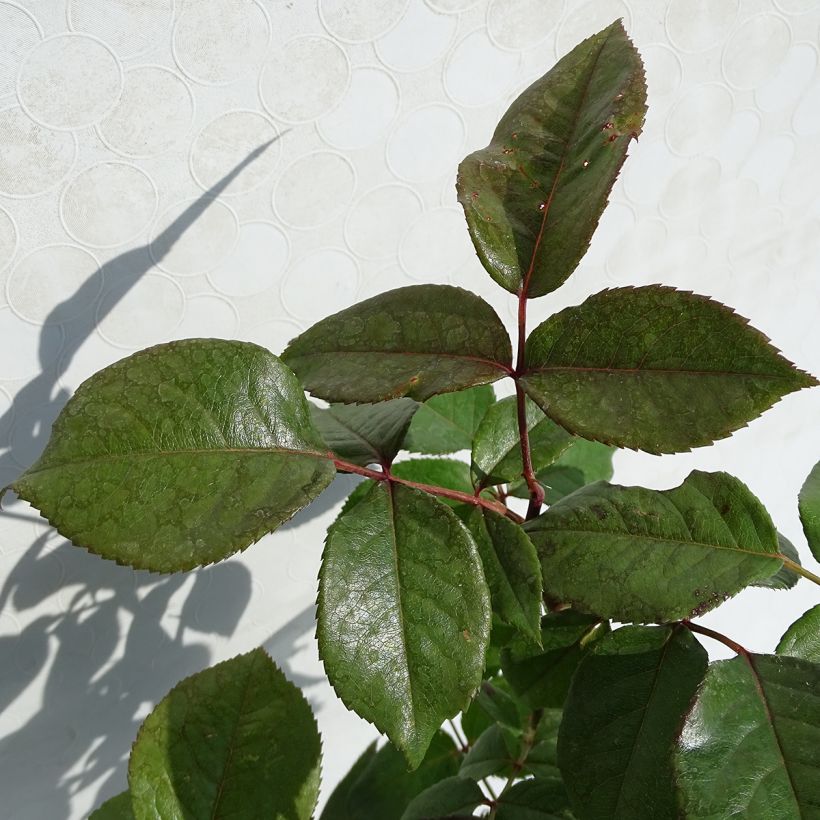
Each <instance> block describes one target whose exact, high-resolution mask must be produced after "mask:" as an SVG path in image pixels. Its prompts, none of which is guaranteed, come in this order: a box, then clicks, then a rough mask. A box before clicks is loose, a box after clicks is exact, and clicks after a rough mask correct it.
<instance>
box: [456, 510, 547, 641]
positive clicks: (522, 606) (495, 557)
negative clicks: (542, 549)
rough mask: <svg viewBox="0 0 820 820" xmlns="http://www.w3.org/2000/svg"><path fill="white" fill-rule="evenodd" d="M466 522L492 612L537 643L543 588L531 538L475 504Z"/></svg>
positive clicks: (493, 513)
mask: <svg viewBox="0 0 820 820" xmlns="http://www.w3.org/2000/svg"><path fill="white" fill-rule="evenodd" d="M466 523H467V526H468V527H469V529H470V532H471V533H472V534H473V538H474V539H475V542H476V545H477V546H478V554H479V555H480V556H481V563H482V565H483V567H484V576H485V577H486V579H487V585H488V586H489V588H490V596H491V600H492V606H493V612H495V614H496V615H498V617H499V618H501V620H503V621H505V622H506V623H508V624H510V626H514V627H516V629H519V630H520V631H521V632H523V633H524V634H525V635H528V636H529V637H530V639H531V640H533V641H535V642H539V641H540V637H539V621H540V617H541V596H542V593H543V590H542V584H541V565H540V563H539V562H538V554H537V553H536V552H535V547H534V546H533V544H532V541H530V539H529V538H528V537H527V534H526V533H525V532H524V530H522V529H521V527H519V526H518V525H517V524H514V523H513V522H512V521H510V520H509V518H505V517H504V516H503V515H500V514H499V513H495V512H493V511H492V510H487V509H483V508H481V507H476V508H475V509H473V510H472V512H471V513H470V514H469V517H468V518H467V520H466Z"/></svg>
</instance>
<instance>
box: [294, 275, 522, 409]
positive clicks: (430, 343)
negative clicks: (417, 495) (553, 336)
mask: <svg viewBox="0 0 820 820" xmlns="http://www.w3.org/2000/svg"><path fill="white" fill-rule="evenodd" d="M282 359H283V361H284V362H285V363H286V364H287V365H288V366H289V367H291V368H292V369H293V370H294V372H295V373H296V375H297V376H299V378H300V380H301V381H302V383H303V384H304V385H305V387H306V388H307V389H308V390H309V391H310V392H311V393H312V394H313V395H314V396H318V397H319V398H322V399H326V400H327V401H330V402H344V403H351V402H377V401H384V400H385V399H394V398H399V397H400V396H409V397H410V398H413V399H416V400H417V401H424V400H425V399H429V398H430V397H431V396H434V395H436V394H437V393H449V392H451V391H454V390H463V389H464V388H467V387H472V386H473V385H477V384H487V383H489V382H493V381H496V380H497V379H500V378H501V377H502V376H505V375H507V374H508V373H509V372H510V370H511V363H512V348H511V346H510V337H509V336H508V335H507V331H506V329H505V328H504V325H503V324H502V322H501V320H500V319H499V318H498V316H497V315H496V313H495V311H494V310H493V309H492V308H491V307H490V306H489V305H488V304H487V303H486V302H485V301H483V300H482V299H480V298H479V297H478V296H476V295H475V294H474V293H471V292H470V291H466V290H462V289H461V288H455V287H452V286H450V285H412V286H410V287H406V288H398V289H397V290H391V291H388V292H387V293H382V294H380V295H378V296H374V297H373V298H372V299H366V300H365V301H364V302H359V304H357V305H353V307H350V308H347V309H346V310H342V311H340V312H339V313H335V314H333V315H332V316H328V317H327V318H326V319H322V320H321V321H320V322H317V323H316V324H315V325H313V327H311V328H310V329H308V330H306V331H305V332H304V333H303V334H302V335H301V336H298V337H297V338H296V339H294V340H293V341H292V342H291V343H290V344H289V345H288V348H287V350H285V352H284V353H283V354H282Z"/></svg>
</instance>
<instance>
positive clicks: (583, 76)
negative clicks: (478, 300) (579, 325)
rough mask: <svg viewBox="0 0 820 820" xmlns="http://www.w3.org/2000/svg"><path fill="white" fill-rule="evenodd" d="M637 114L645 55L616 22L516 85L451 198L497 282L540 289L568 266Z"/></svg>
mask: <svg viewBox="0 0 820 820" xmlns="http://www.w3.org/2000/svg"><path fill="white" fill-rule="evenodd" d="M645 113H646V86H645V83H644V73H643V64H642V63H641V58H640V56H639V55H638V52H637V51H636V50H635V48H634V46H633V45H632V43H631V42H630V40H629V38H628V37H627V36H626V32H625V31H624V29H623V26H622V25H621V23H620V22H615V23H613V24H612V25H611V26H609V27H608V28H606V29H604V30H603V31H601V32H599V33H598V34H595V35H593V36H592V37H590V38H589V39H587V40H584V42H583V43H581V44H580V45H578V46H576V47H575V48H574V49H573V50H572V51H571V52H570V53H569V54H568V55H567V56H566V57H564V58H563V59H562V60H560V61H559V62H558V63H557V64H556V65H555V66H554V67H553V68H552V70H551V71H549V73H547V74H546V75H545V76H544V77H542V78H541V79H540V80H537V81H536V82H535V83H533V84H532V85H531V86H530V87H529V88H528V89H527V90H526V91H524V93H523V94H521V96H520V97H518V99H517V100H516V101H515V102H514V103H513V104H512V106H510V109H509V110H508V111H507V113H506V114H505V115H504V116H503V117H502V119H501V121H500V122H499V124H498V127H497V128H496V130H495V133H494V134H493V137H492V141H491V142H490V144H489V145H488V146H487V147H486V148H484V149H482V150H480V151H476V152H475V153H473V154H470V156H468V157H467V158H466V159H465V160H464V161H463V162H462V163H461V165H460V166H459V169H458V181H457V185H456V187H457V190H458V199H459V202H460V203H461V205H462V206H463V208H464V213H465V215H466V217H467V226H468V228H469V230H470V236H471V237H472V240H473V244H474V245H475V248H476V251H477V253H478V257H479V259H480V260H481V262H482V264H483V265H484V267H485V268H486V269H487V271H488V272H489V274H490V276H492V277H493V279H495V281H496V282H498V284H499V285H501V287H503V288H505V289H506V290H508V291H510V293H518V292H519V291H521V290H523V292H524V293H525V295H526V296H527V297H530V298H532V297H535V296H543V295H544V294H545V293H549V292H550V291H553V290H555V289H556V288H557V287H558V286H559V285H561V284H562V283H563V282H564V281H565V280H566V279H567V277H568V276H569V275H570V274H571V273H572V271H573V270H574V269H575V267H576V266H577V264H578V262H579V261H580V260H581V257H582V256H583V255H584V253H585V252H586V250H587V247H588V246H589V240H590V238H591V237H592V234H593V232H594V230H595V228H596V226H597V225H598V220H599V219H600V217H601V213H602V212H603V210H604V207H605V206H606V203H607V197H608V196H609V192H610V190H611V188H612V185H613V183H614V182H615V179H616V177H617V176H618V172H619V170H620V168H621V166H622V165H623V162H624V159H625V158H626V151H627V148H628V147H629V143H630V142H631V140H632V139H633V137H637V136H638V134H639V133H640V131H641V128H642V126H643V119H644V114H645Z"/></svg>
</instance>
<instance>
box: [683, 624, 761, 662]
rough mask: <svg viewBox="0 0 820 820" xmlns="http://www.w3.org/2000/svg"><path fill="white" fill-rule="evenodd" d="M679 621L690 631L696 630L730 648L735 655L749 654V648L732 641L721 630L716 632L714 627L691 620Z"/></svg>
mask: <svg viewBox="0 0 820 820" xmlns="http://www.w3.org/2000/svg"><path fill="white" fill-rule="evenodd" d="M681 623H682V624H683V625H684V626H685V627H686V628H687V629H688V630H689V631H690V632H697V633H699V634H700V635H706V637H707V638H711V639H712V640H713V641H719V642H720V643H722V644H723V645H724V646H728V647H729V649H731V650H732V652H734V653H735V654H736V655H742V656H743V657H748V656H749V650H748V649H746V647H744V646H741V645H740V644H739V643H737V641H733V640H732V639H731V638H728V637H726V635H724V634H723V633H721V632H716V631H715V630H714V629H709V627H708V626H701V625H700V624H693V623H692V622H691V621H681Z"/></svg>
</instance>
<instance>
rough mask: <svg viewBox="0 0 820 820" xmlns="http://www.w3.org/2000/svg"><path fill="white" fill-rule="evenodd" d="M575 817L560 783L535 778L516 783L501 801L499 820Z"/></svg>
mask: <svg viewBox="0 0 820 820" xmlns="http://www.w3.org/2000/svg"><path fill="white" fill-rule="evenodd" d="M571 817H572V812H571V810H570V804H569V798H568V797H567V790H566V789H565V788H564V784H563V783H562V782H561V781H560V780H555V779H552V778H535V779H532V780H522V781H520V782H519V783H516V784H515V785H514V786H513V787H512V788H511V789H510V790H509V791H508V792H506V793H505V794H503V795H501V796H500V797H499V800H498V813H497V814H496V818H497V820H567V818H571Z"/></svg>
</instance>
